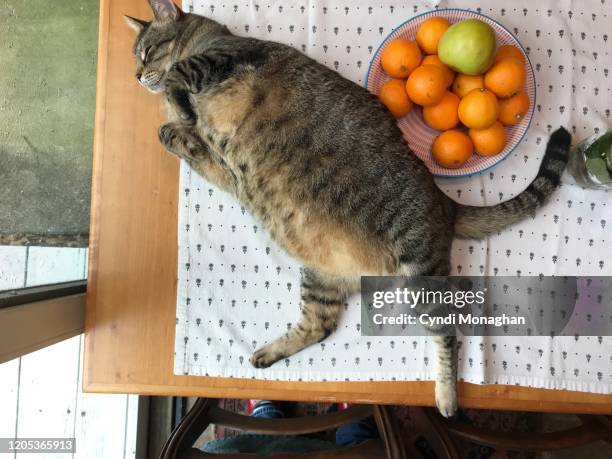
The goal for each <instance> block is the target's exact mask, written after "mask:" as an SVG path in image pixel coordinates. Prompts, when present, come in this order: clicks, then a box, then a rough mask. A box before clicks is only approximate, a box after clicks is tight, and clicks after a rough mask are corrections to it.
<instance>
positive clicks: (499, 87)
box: [484, 57, 525, 97]
mask: <svg viewBox="0 0 612 459" xmlns="http://www.w3.org/2000/svg"><path fill="white" fill-rule="evenodd" d="M484 83H485V88H487V89H490V90H491V91H493V92H494V93H495V95H497V96H498V97H510V96H511V95H513V94H514V93H516V92H517V91H518V90H519V89H521V86H523V84H525V64H524V63H522V62H521V61H519V60H517V59H514V58H512V57H508V58H506V59H502V60H501V61H499V62H498V63H496V64H493V67H491V68H490V69H489V71H488V72H487V73H485V77H484Z"/></svg>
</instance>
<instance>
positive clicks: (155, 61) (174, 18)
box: [125, 0, 186, 93]
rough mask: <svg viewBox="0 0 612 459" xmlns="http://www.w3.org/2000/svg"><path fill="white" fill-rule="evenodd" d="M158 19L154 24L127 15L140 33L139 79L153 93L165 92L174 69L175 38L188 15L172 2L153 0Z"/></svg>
mask: <svg viewBox="0 0 612 459" xmlns="http://www.w3.org/2000/svg"><path fill="white" fill-rule="evenodd" d="M149 5H150V6H151V9H152V10H153V14H154V15H155V19H154V20H153V21H151V22H149V21H144V20H142V19H135V18H132V17H130V16H125V19H126V21H127V23H128V25H129V26H130V27H132V28H133V29H134V30H136V32H138V37H137V38H136V43H135V44H134V57H135V58H136V79H137V80H138V82H139V83H140V84H141V85H142V86H144V87H145V88H147V89H148V90H149V91H151V92H155V93H157V92H161V91H162V90H163V81H164V76H165V74H166V72H167V71H168V70H169V69H170V67H171V66H172V64H173V62H172V51H173V49H174V46H175V38H176V37H177V34H178V33H179V31H180V30H181V29H182V28H183V21H184V19H185V17H186V15H185V13H183V12H182V11H181V9H180V8H179V7H178V6H176V5H175V4H174V2H173V1H172V0H149Z"/></svg>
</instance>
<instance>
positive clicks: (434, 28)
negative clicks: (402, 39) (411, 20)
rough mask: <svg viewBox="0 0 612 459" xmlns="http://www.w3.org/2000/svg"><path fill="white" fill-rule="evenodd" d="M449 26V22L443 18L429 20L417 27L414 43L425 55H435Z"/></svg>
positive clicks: (436, 17)
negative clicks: (415, 42)
mask: <svg viewBox="0 0 612 459" xmlns="http://www.w3.org/2000/svg"><path fill="white" fill-rule="evenodd" d="M450 26H451V24H450V22H448V21H447V20H446V19H444V18H441V17H438V16H435V17H433V18H429V19H428V20H427V21H425V22H424V23H423V24H421V27H419V30H418V31H417V34H416V41H417V43H418V44H419V46H420V47H421V49H422V50H423V51H425V53H426V54H437V53H438V43H439V42H440V38H442V35H444V32H446V29H448V28H449V27H450Z"/></svg>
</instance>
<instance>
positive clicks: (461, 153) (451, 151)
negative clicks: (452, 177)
mask: <svg viewBox="0 0 612 459" xmlns="http://www.w3.org/2000/svg"><path fill="white" fill-rule="evenodd" d="M432 151H433V156H434V159H435V160H436V161H437V162H438V164H440V165H441V166H444V167H447V168H449V169H457V168H458V167H461V166H462V165H463V164H465V162H466V161H467V160H468V159H470V156H472V153H473V152H474V145H473V144H472V141H471V140H470V138H469V137H468V136H467V135H466V134H464V133H463V132H461V131H457V130H455V129H452V130H450V131H444V132H443V133H442V134H440V135H439V136H438V137H436V140H434V143H433V146H432Z"/></svg>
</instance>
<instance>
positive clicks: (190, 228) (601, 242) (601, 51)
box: [175, 0, 612, 393]
mask: <svg viewBox="0 0 612 459" xmlns="http://www.w3.org/2000/svg"><path fill="white" fill-rule="evenodd" d="M610 1H612V0H589V1H584V2H580V3H579V4H578V3H577V2H576V3H575V4H572V7H573V8H575V9H574V10H572V11H566V10H560V9H559V7H558V6H556V5H557V3H558V2H556V1H554V0H545V1H543V2H535V3H534V2H533V1H515V2H512V3H511V4H509V3H508V2H501V1H499V2H474V1H471V0H464V1H462V2H456V1H449V2H444V1H443V2H440V7H455V6H461V7H469V8H471V9H473V10H479V11H481V12H482V13H484V14H486V15H488V16H490V17H492V18H494V19H496V20H498V21H500V22H501V23H502V24H503V25H505V26H506V27H507V28H508V29H509V30H511V31H512V32H513V33H514V34H515V35H516V36H517V38H518V39H519V40H520V41H521V43H522V44H523V45H524V46H525V47H526V48H527V51H528V53H529V57H530V60H531V62H532V65H533V66H534V70H535V75H536V80H537V82H538V85H537V102H536V111H535V115H534V120H533V123H532V126H531V128H530V130H529V132H528V134H527V137H526V138H525V139H524V141H523V143H522V144H521V145H520V146H519V148H518V149H517V150H516V151H515V152H514V153H513V154H511V155H510V156H509V157H508V158H507V159H506V160H505V161H503V162H502V163H501V164H499V165H498V166H496V167H495V168H493V169H491V170H490V171H487V172H485V173H483V174H480V175H478V176H474V177H471V178H466V179H448V180H442V179H441V180H439V181H438V184H439V186H440V187H441V189H443V190H444V191H445V192H446V193H447V194H448V195H449V196H451V197H452V198H453V199H455V200H457V201H459V202H462V203H465V204H473V205H484V204H488V205H491V204H494V203H497V202H499V201H502V200H507V199H509V198H511V197H512V196H514V195H516V194H518V193H519V192H520V191H522V190H523V189H524V188H525V186H526V184H527V183H529V182H530V181H531V179H532V178H533V177H534V176H535V173H536V171H537V169H538V166H539V162H540V159H541V154H542V153H543V151H544V145H545V143H546V139H547V136H548V134H549V133H550V132H551V130H552V129H554V128H556V127H558V126H559V125H563V126H566V127H568V128H570V129H571V131H572V133H573V135H574V137H575V141H576V140H580V139H582V138H585V137H588V136H589V135H591V134H593V133H598V132H603V131H605V130H607V129H609V128H610V127H612V118H611V110H612V94H610V93H611V92H612V75H610V74H609V73H610V66H611V64H610V62H612V60H611V59H610V53H611V52H612V45H611V44H610V43H611V40H610V39H609V37H608V34H609V33H610V31H609V27H608V24H609V23H610V20H612V17H610V4H608V2H610ZM435 3H436V2H417V1H413V2H409V3H406V2H392V1H388V0H382V1H378V2H376V3H374V2H368V1H360V2H331V1H328V2H289V1H274V2H272V1H268V2H264V1H252V2H245V1H234V2H232V1H201V0H185V1H184V2H183V4H184V9H186V10H188V11H189V10H190V9H191V10H193V11H194V12H197V13H199V14H204V15H206V16H208V17H211V18H213V19H216V20H218V21H220V22H223V23H225V24H227V25H228V26H229V27H230V29H231V30H232V32H233V33H236V34H239V35H248V36H253V37H258V38H266V39H271V40H276V41H280V42H284V43H287V44H290V45H292V46H294V47H296V48H298V49H300V50H301V51H303V52H306V53H307V54H309V55H310V56H312V57H313V58H315V59H317V60H318V61H320V62H322V63H324V64H326V65H328V66H329V67H331V68H335V69H336V70H338V72H340V73H341V74H342V75H344V76H345V77H347V78H349V79H351V80H353V81H355V82H357V83H359V84H363V83H364V78H365V75H366V72H367V68H368V64H369V61H370V58H371V56H372V54H373V53H374V51H375V50H376V48H377V47H378V46H379V44H380V43H381V42H382V41H383V39H384V38H385V37H386V35H387V34H388V33H389V32H390V31H391V30H392V28H393V27H394V26H397V25H399V24H401V23H402V22H403V21H405V20H407V19H408V18H410V17H412V16H414V15H415V14H419V13H421V12H424V11H427V10H429V9H431V8H433V7H434V5H435ZM493 3H495V5H496V6H492V5H493ZM479 7H482V9H481V10H480V9H479ZM372 154H376V152H373V153H372ZM572 183H573V182H572V179H571V178H570V177H568V176H564V178H563V184H562V186H561V189H560V190H559V191H558V192H557V193H555V194H554V195H553V197H552V199H551V202H550V203H549V204H547V205H546V206H545V207H544V208H543V209H541V211H540V212H539V213H538V215H537V216H536V217H535V219H530V220H528V221H525V222H523V223H521V224H519V225H516V226H514V227H512V228H510V229H508V230H507V231H504V232H503V233H502V234H500V235H497V236H494V237H492V238H490V239H489V240H488V241H483V242H479V241H467V240H457V241H456V242H455V244H454V250H453V257H452V261H453V270H454V272H455V273H461V274H488V275H514V274H516V275H522V276H528V275H538V274H540V273H542V274H556V275H577V274H580V275H600V276H601V275H612V256H611V255H612V231H610V225H612V193H610V192H603V191H594V190H584V189H581V188H579V187H577V186H575V185H573V184H572ZM181 190H182V191H181V200H180V206H181V209H180V210H181V212H180V223H179V225H180V227H179V257H180V258H179V260H180V261H179V269H178V278H179V284H178V301H177V337H176V356H175V372H176V373H177V374H191V375H211V376H230V377H257V378H262V379H291V380H394V379H398V380H400V379H403V380H419V379H432V377H433V372H434V371H435V368H433V362H435V358H434V349H433V348H432V347H431V346H428V345H427V341H426V340H425V339H424V338H422V337H396V338H378V337H376V338H375V337H361V336H360V334H359V319H360V314H359V301H358V299H357V298H353V299H352V300H351V301H350V303H349V306H348V308H347V309H348V311H346V313H345V314H344V317H343V319H342V322H341V324H340V326H339V329H338V332H337V333H335V334H334V335H333V336H331V337H330V338H328V339H327V340H326V341H325V342H323V343H320V344H318V345H316V346H313V347H311V348H309V349H307V350H305V351H303V352H301V353H299V354H297V355H295V356H292V357H290V358H288V359H286V360H285V361H283V362H279V363H277V364H276V365H274V366H273V367H272V368H270V369H267V370H255V369H254V368H252V367H251V365H250V363H249V362H248V357H249V356H250V354H251V353H252V351H253V350H254V349H256V348H258V347H260V346H261V345H262V344H264V343H266V342H269V341H271V340H272V339H274V338H276V337H277V336H278V335H279V334H280V333H281V332H282V331H284V330H286V329H287V328H289V327H290V326H291V323H292V322H293V321H295V320H297V319H298V317H299V310H298V307H299V291H298V284H299V282H298V278H299V265H298V264H297V263H296V262H295V261H294V260H292V259H291V258H290V257H288V256H287V255H286V254H284V253H283V252H282V251H281V250H280V249H279V248H278V247H276V245H275V244H274V243H273V242H272V241H270V239H269V238H268V237H267V235H266V234H265V233H263V232H262V231H261V229H260V227H259V225H258V223H257V222H256V221H255V220H253V219H252V218H251V216H250V215H249V214H248V213H247V212H246V211H245V210H244V209H242V208H241V207H240V205H239V204H238V203H237V202H236V201H235V200H234V199H233V198H231V197H230V196H229V195H227V194H225V193H223V192H221V191H219V190H217V189H215V188H214V187H212V186H210V185H209V184H208V183H206V182H204V181H203V180H202V179H201V178H199V177H198V176H197V175H196V174H194V173H192V172H191V171H190V170H189V168H188V166H186V165H185V164H183V165H182V168H181ZM460 345H461V348H460V370H459V374H460V378H461V379H464V380H466V381H470V382H474V383H500V384H519V385H524V386H534V387H547V388H564V389H570V390H581V391H591V392H608V393H609V392H610V391H611V390H612V370H611V368H612V338H609V337H588V336H584V337H580V336H577V337H572V338H555V339H554V340H553V339H550V338H515V337H496V338H474V337H468V338H463V339H461V342H460Z"/></svg>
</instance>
